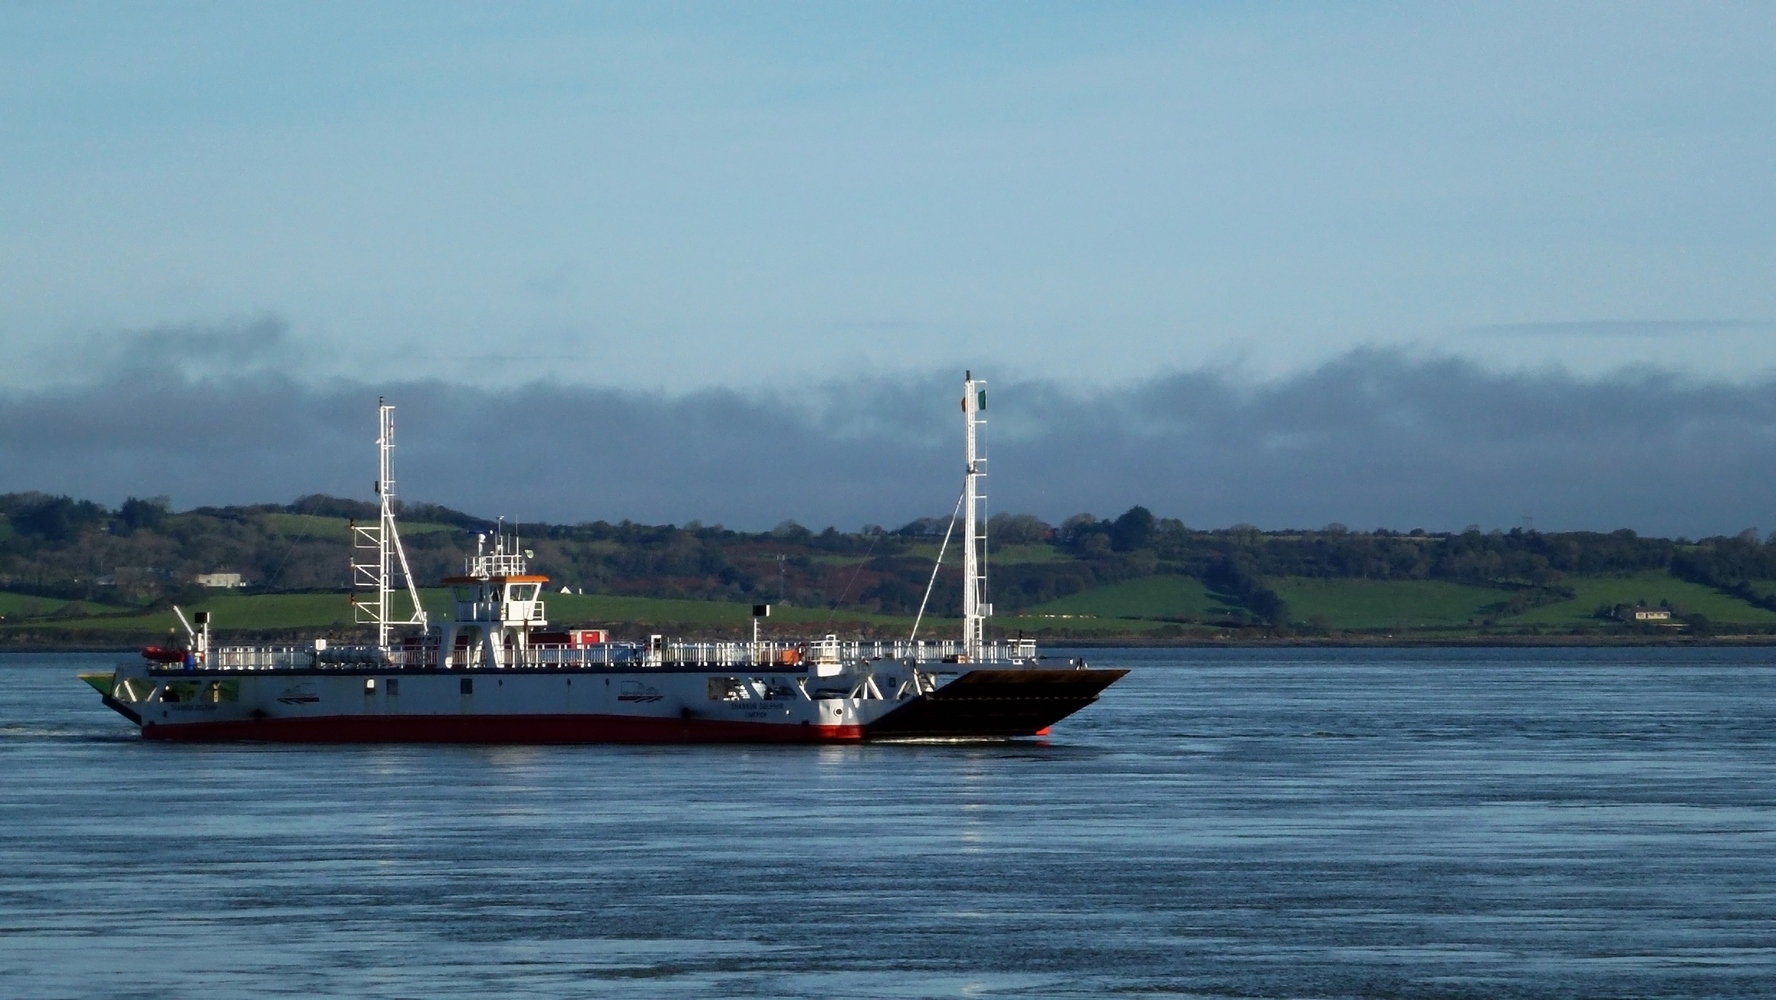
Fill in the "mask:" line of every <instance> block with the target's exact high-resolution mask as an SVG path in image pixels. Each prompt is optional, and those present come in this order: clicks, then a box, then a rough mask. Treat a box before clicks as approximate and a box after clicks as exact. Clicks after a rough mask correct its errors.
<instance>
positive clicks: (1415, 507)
mask: <svg viewBox="0 0 1776 1000" xmlns="http://www.w3.org/2000/svg"><path fill="white" fill-rule="evenodd" d="M255 335H256V336H259V337H261V338H262V339H265V340H267V341H268V342H275V341H276V339H277V338H276V331H275V329H259V330H258V331H257V333H256V334H255ZM161 346H162V347H165V346H166V345H161ZM137 356H139V355H137ZM162 356H165V355H164V354H163V355H162ZM959 375H960V372H957V373H954V374H953V375H951V374H945V375H943V376H935V375H928V376H921V377H917V378H908V379H904V380H898V381H888V380H869V381H859V382H854V383H829V384H825V385H820V386H814V387H808V386H792V387H786V388H785V390H784V394H783V395H782V396H780V397H760V396H756V395H745V394H740V393H736V392H731V391H719V390H718V391H706V392H699V393H694V394H691V395H685V396H675V397H662V396H656V395H649V394H646V393H641V392H628V391H617V390H610V389H601V388H590V387H577V386H562V385H549V384H542V385H535V386H531V387H528V388H525V389H520V390H482V389H476V388H472V387H466V386H462V385H454V384H445V383H437V382H412V383H404V384H389V385H375V386H372V385H365V384H356V383H331V384H324V385H309V384H305V383H301V382H298V381H295V380H292V379H288V378H285V377H282V376H280V375H277V374H274V373H272V372H270V371H267V370H265V369H264V368H260V369H258V370H257V372H256V373H254V372H248V373H245V374H238V375H235V376H233V377H229V378H218V377H212V376H209V375H206V374H201V373H200V374H196V375H193V374H191V373H190V372H189V371H188V370H185V369H180V368H176V367H173V366H171V365H162V366H160V368H158V369H157V368H156V367H155V366H153V365H149V364H144V365H142V366H140V367H138V368H137V369H136V371H135V373H134V374H133V375H131V376H130V377H127V378H125V377H121V376H112V377H109V378H107V379H106V380H104V381H103V382H102V383H101V384H94V385H88V386H84V387H80V388H73V389H61V390H47V391H44V392H40V393H37V394H14V395H12V396H10V397H5V398H0V489H3V490H21V489H41V490H49V491H53V492H66V493H71V494H74V495H77V496H86V497H92V498H95V499H101V500H105V501H108V502H112V503H115V502H117V501H119V500H121V499H122V498H123V497H124V496H125V495H127V494H135V495H155V494H168V495H171V496H172V497H173V498H174V502H175V503H176V504H177V505H179V506H181V507H189V506H193V505H198V504H206V503H247V502H267V501H287V500H289V499H290V498H292V497H294V496H297V495H299V494H302V493H310V492H332V493H338V494H343V495H350V496H368V495H369V493H370V481H371V479H372V477H373V469H374V465H373V456H372V454H371V451H370V447H371V442H372V439H373V438H374V405H375V401H376V397H377V396H378V395H387V396H388V397H389V398H390V400H391V401H392V402H395V403H397V404H398V405H399V410H398V417H399V441H400V448H399V451H398V474H399V477H400V488H401V492H402V494H403V495H404V496H406V497H408V498H410V499H414V500H430V501H437V502H442V503H446V504H450V505H452V506H456V507H461V508H464V509H468V510H472V511H475V512H477V513H483V514H487V515H495V514H505V515H508V516H512V517H518V518H523V519H527V520H528V519H547V520H552V521H570V522H571V521H580V520H592V519H597V518H605V519H611V520H615V519H620V518H625V517H627V518H632V519H635V520H638V521H647V522H662V521H673V522H683V521H687V520H691V519H693V518H695V519H700V520H702V521H704V522H706V523H714V522H722V523H726V524H729V525H733V526H737V527H760V526H769V525H771V524H773V523H775V522H776V521H778V520H780V519H782V518H794V519H796V520H798V521H801V522H803V523H805V524H809V525H812V526H814V527H821V526H824V525H827V524H837V525H840V526H845V527H851V526H856V525H858V524H861V523H866V522H875V523H881V524H886V525H894V524H899V523H902V522H904V521H906V520H909V519H911V518H912V517H915V516H920V515H925V514H931V513H936V512H940V511H947V510H948V509H949V508H950V506H951V505H952V504H953V502H954V498H955V490H956V489H957V486H958V484H959V477H960V472H961V456H960V444H959V431H960V427H959V421H960V412H959V409H958V407H957V402H956V401H957V399H958V398H959V386H958V384H957V383H958V377H959ZM990 402H991V406H990V409H989V416H990V417H991V431H992V436H993V440H992V450H991V456H992V461H991V472H992V477H991V480H990V482H991V490H992V493H991V497H992V501H991V504H992V507H993V509H996V510H1019V511H1032V512H1035V513H1038V514H1041V515H1043V516H1045V517H1048V518H1059V517H1064V516H1066V515H1068V514H1071V513H1075V512H1078V511H1082V510H1089V511H1092V512H1095V513H1097V514H1099V515H1100V516H1103V515H1113V514H1115V513H1118V512H1120V511H1121V510H1123V509H1126V508H1127V507H1128V506H1130V505H1132V504H1135V503H1142V504H1146V505H1148V506H1150V507H1152V508H1153V509H1154V510H1155V511H1156V512H1158V513H1160V514H1162V515H1169V516H1175V517H1180V518H1182V519H1183V520H1184V521H1185V522H1186V523H1188V524H1191V525H1194V526H1219V525H1226V524H1231V523H1235V522H1240V521H1248V522H1252V523H1256V524H1259V525H1261V526H1265V527H1284V526H1305V527H1317V526H1320V525H1323V524H1325V523H1327V522H1330V521H1341V522H1344V523H1346V524H1349V525H1351V526H1352V527H1357V528H1369V527H1376V526H1388V527H1395V528H1410V527H1415V526H1422V527H1427V528H1432V529H1437V528H1460V527H1462V526H1463V525H1466V524H1468V523H1478V524H1481V525H1484V526H1487V527H1492V526H1507V527H1508V526H1513V525H1516V524H1519V523H1521V522H1522V519H1523V517H1524V516H1526V515H1529V516H1533V517H1534V518H1535V523H1536V525H1537V526H1538V527H1543V528H1598V529H1611V528H1616V527H1624V526H1626V527H1632V528H1635V529H1637V530H1640V531H1643V532H1658V533H1667V534H1687V535H1692V536H1694V535H1702V534H1714V533H1721V532H1732V531H1737V530H1739V529H1740V528H1743V527H1747V526H1753V525H1763V526H1765V527H1771V526H1776V517H1772V516H1770V512H1771V511H1772V510H1776V489H1772V486H1771V476H1770V473H1769V471H1768V470H1770V469H1771V468H1773V467H1776V461H1773V460H1776V384H1771V383H1761V384H1754V385H1736V384H1726V383H1716V382H1695V381H1688V380H1682V379H1679V378H1677V377H1674V376H1669V375H1662V374H1657V373H1641V374H1636V375H1623V376H1618V377H1614V378H1607V379H1579V378H1575V377H1573V376H1570V375H1565V374H1558V373H1552V374H1550V373H1543V374H1499V373H1494V372H1489V371H1486V370H1484V369H1482V368H1480V367H1479V366H1477V365H1474V364H1471V363H1468V362H1464V361H1459V360H1450V359H1432V360H1422V359H1413V358H1409V357H1406V356H1403V355H1400V354H1396V353H1392V352H1383V351H1362V352H1356V353H1352V354H1349V355H1346V356H1344V357H1342V358H1340V359H1338V360H1336V361H1334V362H1332V363H1330V364H1327V365H1324V366H1322V367H1320V368H1318V369H1315V370H1313V371H1310V372H1306V373H1303V374H1301V375H1298V376H1295V377H1291V378H1287V379H1282V380H1277V381H1272V382H1266V383H1259V384H1256V385H1253V384H1249V383H1245V382H1242V381H1241V380H1239V379H1236V378H1233V377H1230V376H1227V375H1225V374H1222V373H1217V372H1212V371H1202V372H1194V373H1186V374H1178V375H1171V376H1166V377H1161V378H1155V379H1153V380H1150V381H1147V382H1143V383H1139V384H1133V385H1128V386H1125V387H1123V388H1121V389H1118V390H1113V391H1105V392H1101V393H1095V394H1082V393H1075V392H1071V391H1068V390H1067V389H1066V388H1064V387H1061V386H1058V385H1056V384H1053V383H1048V382H1026V383H995V384H994V385H993V386H992V395H991V400H990Z"/></svg>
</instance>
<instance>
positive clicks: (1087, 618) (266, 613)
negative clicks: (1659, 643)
mask: <svg viewBox="0 0 1776 1000" xmlns="http://www.w3.org/2000/svg"><path fill="white" fill-rule="evenodd" d="M1566 584H1567V585H1568V586H1571V587H1572V588H1573V589H1574V591H1575V592H1576V594H1577V596H1576V597H1575V598H1574V599H1572V600H1568V601H1561V602H1559V603H1557V604H1551V605H1546V606H1543V607H1539V608H1532V609H1530V610H1529V611H1527V612H1525V613H1523V614H1519V615H1515V616H1511V617H1503V618H1501V617H1499V615H1500V614H1501V612H1502V611H1503V607H1504V604H1505V602H1506V601H1507V600H1508V599H1509V598H1510V596H1511V592H1510V591H1507V590H1503V589H1499V588H1493V587H1475V586H1464V585H1461V584H1454V583H1448V582H1444V581H1439V580H1423V581H1397V580H1321V579H1304V578H1282V579H1277V580H1273V581H1271V586H1272V587H1273V588H1274V589H1275V590H1276V592H1277V593H1278V595H1279V596H1281V597H1282V598H1283V600H1285V601H1286V602H1288V605H1289V617H1290V620H1291V622H1293V623H1295V624H1296V625H1300V624H1303V623H1309V622H1314V623H1319V624H1324V625H1326V626H1328V627H1330V628H1334V629H1341V630H1369V631H1382V630H1389V631H1391V630H1395V629H1414V630H1426V631H1437V632H1448V633H1454V632H1468V631H1471V630H1472V629H1473V628H1474V627H1475V626H1476V625H1477V624H1478V623H1479V622H1480V621H1481V620H1484V619H1491V620H1492V621H1493V622H1494V623H1495V627H1504V628H1507V629H1509V628H1512V627H1522V628H1525V629H1531V628H1539V629H1545V628H1559V629H1572V628H1576V627H1589V628H1595V627H1598V626H1600V625H1603V624H1604V623H1603V622H1600V621H1599V620H1598V619H1597V618H1596V617H1595V616H1594V612H1595V610H1596V608H1597V607H1598V606H1599V605H1614V604H1620V603H1637V602H1641V601H1644V602H1646V603H1647V604H1649V605H1657V604H1658V603H1659V602H1660V601H1662V600H1663V601H1668V602H1670V604H1671V605H1672V606H1673V607H1674V609H1675V610H1676V611H1677V613H1678V614H1680V615H1681V614H1690V613H1700V614H1703V615H1706V616H1707V617H1708V618H1709V619H1710V621H1712V622H1715V623H1717V624H1720V625H1727V626H1733V625H1738V626H1748V627H1763V626H1769V625H1776V612H1770V611H1766V610H1764V609H1762V608H1758V607H1755V606H1753V605H1750V604H1747V603H1746V602H1744V601H1741V600H1739V599H1738V598H1735V597H1733V596H1731V595H1729V594H1725V593H1722V592H1720V591H1717V590H1714V589H1712V588H1709V587H1704V586H1700V585H1698V584H1694V583H1688V582H1685V581H1682V580H1678V579H1675V578H1673V577H1670V576H1667V575H1665V574H1663V573H1643V574H1639V575H1637V576H1626V577H1583V578H1573V579H1569V580H1568V581H1566ZM421 595H422V598H423V599H424V601H425V603H426V606H427V608H428V610H430V611H431V613H432V615H433V616H434V618H439V619H441V618H442V617H443V616H444V615H445V613H446V612H447V611H448V596H447V594H446V592H445V591H444V590H443V589H441V588H433V589H428V590H424V591H422V592H421ZM543 597H544V600H545V601H546V602H547V614H548V619H549V621H550V622H551V623H553V624H554V625H557V626H561V627H567V626H585V627H600V626H609V627H612V628H614V629H615V630H617V631H618V633H619V635H621V636H622V637H624V638H634V637H635V636H636V635H638V634H640V633H643V632H645V631H655V630H657V631H664V632H675V631H676V632H682V631H695V632H698V633H702V634H715V635H729V636H732V637H734V638H740V637H742V636H745V635H747V634H749V633H750V627H751V610H752V608H751V605H749V604H745V603H739V602H725V601H695V600H670V599H662V598H652V597H624V596H614V595H607V594H596V595H595V594H584V595H581V594H544V595H543ZM395 600H396V604H397V609H398V610H399V609H400V608H401V607H402V606H404V604H405V595H404V594H397V595H396V597H395ZM70 603H71V602H68V601H64V600H58V599H55V598H47V597H34V596H30V595H25V594H13V593H3V592H0V631H4V632H23V633H29V634H32V635H38V636H45V635H48V636H53V635H58V634H60V635H65V636H76V635H77V636H85V637H87V640H86V641H90V640H93V639H95V638H99V637H104V636H115V637H116V639H117V641H119V642H123V641H136V640H138V639H141V638H144V637H150V636H164V635H166V634H167V632H168V630H172V629H177V628H178V622H177V619H176V618H175V617H174V616H173V614H172V612H171V611H154V612H138V611H134V610H132V609H129V608H121V607H112V606H106V605H99V604H84V603H83V604H82V605H81V608H82V609H83V610H84V611H85V614H81V615H73V614H69V613H68V611H67V610H66V609H67V606H68V605H69V604H70ZM185 611H186V613H187V614H188V615H189V614H190V613H192V612H196V611H208V612H210V614H211V621H212V628H213V629H214V630H215V632H216V633H217V634H218V636H219V637H220V638H222V639H223V640H224V641H226V639H227V636H228V635H229V633H231V632H243V633H253V632H274V631H284V630H288V631H297V630H301V631H309V632H321V631H330V630H338V629H347V628H352V627H354V623H353V621H352V612H351V605H350V603H349V601H348V599H347V596H346V595H345V594H236V593H216V594H214V595H213V596H209V597H207V598H206V599H205V600H203V601H201V602H199V603H197V604H195V605H193V606H191V607H187V608H185ZM1236 611H1237V609H1236V608H1234V607H1232V606H1230V604H1229V602H1227V601H1225V600H1223V599H1222V598H1221V597H1218V596H1217V595H1215V594H1214V593H1212V592H1210V591H1209V589H1208V588H1207V587H1205V586H1204V585H1203V584H1202V582H1201V581H1200V580H1196V579H1194V578H1191V577H1185V576H1169V575H1167V576H1150V577H1143V578H1141V579H1137V580H1128V581H1124V582H1122V583H1117V584H1112V585H1109V586H1104V587H1095V588H1092V589H1090V590H1087V591H1084V592H1082V593H1078V594H1073V595H1071V596H1068V597H1064V598H1061V599H1059V600H1054V601H1050V602H1048V603H1046V604H1042V605H1040V606H1038V607H1035V608H1030V609H1026V610H1024V611H1022V612H1002V613H1001V614H1000V615H998V616H997V617H996V618H994V620H993V627H994V629H995V631H996V632H998V631H1002V632H1003V633H1004V634H1007V635H1012V634H1017V633H1019V632H1022V633H1026V634H1028V633H1034V632H1042V633H1048V634H1051V635H1052V634H1056V633H1058V634H1060V635H1062V636H1073V637H1076V638H1079V639H1093V638H1098V639H1103V640H1106V641H1109V640H1113V639H1114V638H1115V637H1116V636H1119V635H1121V636H1136V635H1141V634H1144V633H1153V632H1155V631H1157V630H1160V629H1165V628H1169V627H1173V626H1174V625H1175V624H1177V623H1181V622H1192V621H1195V622H1214V621H1217V620H1221V619H1225V618H1227V617H1229V616H1230V615H1232V614H1234V613H1235V612H1236ZM58 613H59V614H58ZM765 625H766V630H767V633H771V632H776V633H777V634H781V635H791V634H794V635H808V634H819V633H820V632H823V631H825V630H827V629H828V628H829V627H830V628H831V629H832V630H833V631H838V632H855V631H856V630H857V629H858V628H859V627H863V628H865V629H867V630H868V631H870V632H873V633H875V634H878V635H894V634H905V633H907V632H909V631H910V630H911V628H912V620H911V619H910V618H907V617H904V616H895V615H880V614H866V613H861V612H839V613H837V614H833V613H830V612H828V611H827V610H826V609H824V608H797V607H787V606H783V605H777V606H775V607H773V609H772V615H771V618H770V619H769V620H768V621H767V622H766V623H765ZM956 628H957V623H956V621H955V620H954V619H951V618H935V617H927V618H926V619H925V621H924V624H923V625H922V626H921V637H922V638H941V637H945V636H949V635H953V634H954V632H955V630H956Z"/></svg>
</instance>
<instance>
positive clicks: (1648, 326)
mask: <svg viewBox="0 0 1776 1000" xmlns="http://www.w3.org/2000/svg"><path fill="white" fill-rule="evenodd" d="M1770 330H1776V323H1772V322H1769V321H1768V320H1755V319H1659V320H1611V319H1594V320H1576V321H1569V322H1556V323H1487V324H1484V325H1481V326H1470V327H1467V328H1466V329H1465V331H1464V332H1466V333H1476V334H1492V335H1499V336H1513V337H1678V336H1686V337H1687V336H1693V335H1695V334H1699V333H1704V334H1706V333H1746V332H1763V331H1770Z"/></svg>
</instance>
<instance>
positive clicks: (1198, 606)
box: [1025, 576, 1229, 618]
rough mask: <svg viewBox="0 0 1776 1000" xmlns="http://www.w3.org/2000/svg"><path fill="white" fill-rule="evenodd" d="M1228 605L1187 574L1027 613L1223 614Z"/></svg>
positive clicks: (1099, 591) (1103, 590)
mask: <svg viewBox="0 0 1776 1000" xmlns="http://www.w3.org/2000/svg"><path fill="white" fill-rule="evenodd" d="M1228 610H1229V609H1228V607H1227V605H1226V604H1225V603H1224V602H1223V601H1221V599H1220V598H1217V597H1215V596H1214V595H1213V594H1211V593H1209V589H1208V588H1207V587H1205V586H1203V584H1202V581H1201V580H1197V579H1195V578H1192V577H1188V576H1148V577H1142V578H1141V579H1139V580H1126V581H1124V582H1122V583H1113V584H1110V585H1108V586H1104V587H1093V588H1091V589H1090V590H1086V591H1082V592H1080V593H1077V594H1071V595H1068V596H1067V597H1062V598H1060V599H1058V600H1053V601H1049V602H1048V603H1047V604H1041V605H1038V606H1036V607H1034V608H1032V609H1030V611H1028V612H1026V613H1025V616H1026V617H1028V616H1032V615H1036V616H1042V615H1090V616H1093V617H1097V618H1222V617H1226V615H1227V614H1228Z"/></svg>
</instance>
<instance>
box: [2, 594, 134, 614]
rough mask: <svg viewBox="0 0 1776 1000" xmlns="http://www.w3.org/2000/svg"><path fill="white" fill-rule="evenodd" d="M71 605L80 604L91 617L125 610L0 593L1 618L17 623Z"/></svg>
mask: <svg viewBox="0 0 1776 1000" xmlns="http://www.w3.org/2000/svg"><path fill="white" fill-rule="evenodd" d="M70 604H78V605H79V606H80V610H83V611H85V612H86V613H87V614H89V615H100V614H109V613H115V612H118V611H123V610H125V609H123V608H119V607H116V606H113V605H110V604H98V603H95V602H93V601H64V600H62V599H61V598H58V597H37V596H34V595H32V594H11V593H6V592H4V591H0V618H4V619H6V620H7V621H16V620H17V619H20V618H39V617H47V616H52V615H54V614H56V613H57V612H58V611H64V609H68V605H70Z"/></svg>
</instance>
